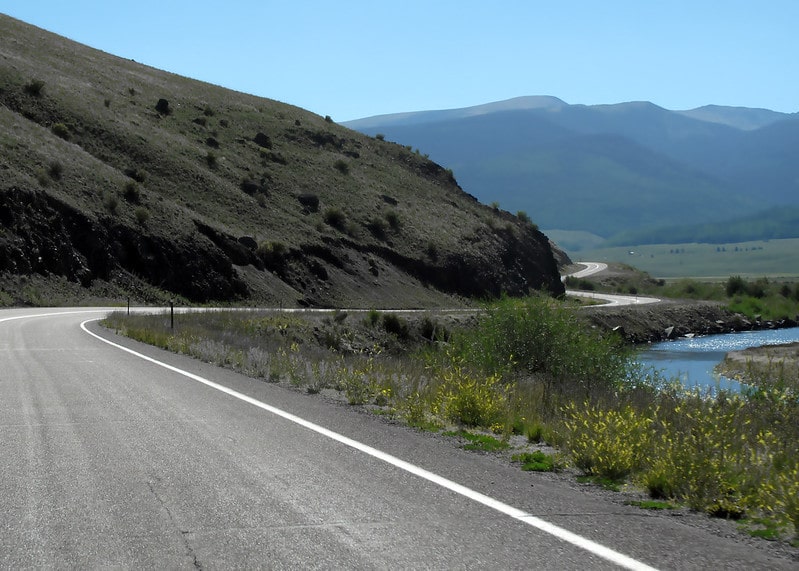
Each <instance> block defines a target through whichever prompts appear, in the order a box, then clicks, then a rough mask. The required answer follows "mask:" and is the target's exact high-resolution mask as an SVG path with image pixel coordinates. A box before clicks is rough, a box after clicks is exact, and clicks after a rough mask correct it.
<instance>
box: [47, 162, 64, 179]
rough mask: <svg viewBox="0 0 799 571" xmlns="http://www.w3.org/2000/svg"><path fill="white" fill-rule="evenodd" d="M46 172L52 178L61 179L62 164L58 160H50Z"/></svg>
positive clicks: (62, 172)
mask: <svg viewBox="0 0 799 571" xmlns="http://www.w3.org/2000/svg"><path fill="white" fill-rule="evenodd" d="M47 174H49V175H50V178H52V179H53V180H61V176H62V175H63V174H64V165H62V164H61V163H60V162H58V161H52V162H51V163H50V166H49V167H48V168H47Z"/></svg>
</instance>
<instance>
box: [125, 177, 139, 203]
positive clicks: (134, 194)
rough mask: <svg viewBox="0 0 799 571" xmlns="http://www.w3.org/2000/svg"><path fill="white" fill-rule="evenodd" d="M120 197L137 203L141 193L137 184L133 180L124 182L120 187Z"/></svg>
mask: <svg viewBox="0 0 799 571" xmlns="http://www.w3.org/2000/svg"><path fill="white" fill-rule="evenodd" d="M122 197H123V198H124V199H125V200H127V201H128V202H131V203H133V204H138V203H139V201H140V200H141V193H140V192H139V185H137V184H136V183H135V182H134V181H132V180H129V181H128V182H126V183H125V186H124V187H123V189H122Z"/></svg>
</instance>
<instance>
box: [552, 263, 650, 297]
mask: <svg viewBox="0 0 799 571" xmlns="http://www.w3.org/2000/svg"><path fill="white" fill-rule="evenodd" d="M578 263H579V264H582V265H583V266H585V268H583V269H582V270H578V271H576V272H572V273H569V274H565V275H563V276H562V277H561V280H565V279H566V278H570V277H571V278H586V277H588V276H591V275H594V274H598V273H599V272H603V271H605V270H606V269H608V265H607V264H605V263H603V262H578ZM566 295H571V296H575V297H585V298H588V299H593V300H595V301H601V302H602V304H601V305H608V306H619V305H644V304H647V303H658V302H659V301H660V298H657V297H648V296H639V295H617V294H610V293H596V292H593V291H578V290H567V291H566Z"/></svg>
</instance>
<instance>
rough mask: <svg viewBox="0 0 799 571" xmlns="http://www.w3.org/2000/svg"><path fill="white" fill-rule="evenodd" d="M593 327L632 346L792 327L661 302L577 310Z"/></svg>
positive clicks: (688, 303)
mask: <svg viewBox="0 0 799 571" xmlns="http://www.w3.org/2000/svg"><path fill="white" fill-rule="evenodd" d="M581 313H582V315H583V317H584V318H585V319H586V320H587V321H588V322H589V323H591V324H592V325H593V326H595V327H598V328H601V329H604V330H608V331H617V332H618V333H619V334H620V335H622V337H624V339H625V340H626V341H628V342H629V343H633V344H642V343H652V342H657V341H665V340H667V339H676V338H678V337H686V336H690V335H711V334H717V333H733V332H738V331H753V330H760V329H777V328H782V327H795V326H796V325H797V322H796V321H795V320H793V319H785V320H780V321H763V320H759V319H755V320H752V319H747V318H746V317H744V316H743V315H741V314H738V313H734V312H732V311H730V310H729V309H727V308H726V307H724V306H723V305H722V304H720V303H717V302H710V301H693V300H664V301H662V302H660V303H655V304H649V305H628V306H621V307H602V306H588V307H585V308H583V309H582V310H581Z"/></svg>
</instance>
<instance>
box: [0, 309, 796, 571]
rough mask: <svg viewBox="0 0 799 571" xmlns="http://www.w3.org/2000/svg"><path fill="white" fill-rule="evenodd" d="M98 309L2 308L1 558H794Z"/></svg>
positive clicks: (192, 564) (600, 564) (373, 564)
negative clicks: (253, 370)
mask: <svg viewBox="0 0 799 571" xmlns="http://www.w3.org/2000/svg"><path fill="white" fill-rule="evenodd" d="M103 313H104V311H102V310H88V309H75V310H66V309H65V310H3V311H0V358H1V359H2V361H0V363H1V366H0V459H1V463H0V486H2V493H0V514H2V519H1V520H0V568H4V569H6V568H8V569H12V568H13V569H19V568H109V567H115V568H142V567H144V568H170V569H172V568H174V569H180V568H186V569H197V568H202V569H218V568H259V567H260V568H273V569H284V568H292V569H294V568H303V569H306V568H347V569H355V568H384V569H400V568H402V569H418V568H435V569H452V568H483V569H488V568H491V569H500V568H501V569H521V568H524V569H536V568H540V569H604V568H618V567H619V566H623V567H627V568H631V569H646V568H647V565H650V566H653V567H656V568H674V569H677V568H681V569H685V568H728V569H732V568H740V569H744V568H745V569H777V568H786V569H788V568H791V562H790V561H787V560H785V559H780V558H777V557H776V556H775V555H773V554H770V553H769V552H768V550H761V549H753V548H751V547H749V546H747V545H744V544H741V543H738V542H736V541H733V540H731V539H725V538H723V537H719V536H717V535H716V534H712V533H709V532H707V531H705V530H704V529H701V528H695V527H692V526H688V525H686V524H684V523H683V522H681V521H680V519H679V518H668V517H662V516H654V515H652V514H650V513H648V512H645V511H642V510H640V509H638V508H634V507H629V506H624V505H620V504H618V503H616V502H613V501H610V500H608V499H605V498H603V497H599V496H597V495H595V494H589V493H586V492H585V491H583V490H582V489H581V488H580V487H579V486H577V485H576V484H570V483H564V482H563V481H561V480H558V479H556V478H553V477H549V476H547V475H543V474H534V473H525V472H521V471H520V470H519V469H518V467H513V466H509V465H508V464H507V463H506V462H504V461H500V460H498V459H496V458H495V457H493V456H490V455H481V454H475V453H469V452H465V451H463V450H460V449H458V448H455V447H454V446H453V445H452V443H451V442H450V441H448V440H445V439H442V438H441V437H438V436H436V435H431V434H426V433H420V432H416V431H413V430H410V429H407V428H405V427H402V426H399V425H395V424H391V423H387V422H384V421H381V420H379V419H377V418H375V417H373V416H371V415H369V414H366V413H363V412H359V409H357V408H356V407H347V406H343V405H335V404H331V403H330V402H328V401H325V400H324V399H322V398H320V397H318V396H309V395H304V394H301V393H299V392H294V391H290V390H286V389H283V388H281V387H278V386H275V385H270V384H268V383H264V382H261V381H255V380H252V379H249V378H246V377H244V376H241V375H237V374H235V373H232V372H230V371H227V370H222V369H218V368H215V367H212V366H210V365H207V364H203V363H199V362H197V361H194V360H192V359H188V358H186V357H182V356H179V355H174V354H170V353H166V352H163V351H160V350H157V349H154V348H152V347H148V346H144V345H141V344H138V343H135V342H132V341H130V340H127V339H124V338H120V337H117V336H115V335H113V334H110V333H108V332H106V331H104V330H102V329H101V328H99V327H98V326H97V325H96V324H92V323H89V324H87V325H86V329H87V330H84V329H82V328H81V324H82V323H83V322H85V321H86V320H89V319H94V318H96V317H99V316H101V315H102V314H103ZM92 332H93V333H94V335H99V336H101V337H102V338H106V339H108V340H110V341H111V342H112V343H114V345H112V344H109V343H107V342H106V341H103V340H102V339H101V338H98V337H95V336H94V335H92V334H91V333H92ZM126 348H127V350H125V349H126ZM131 351H133V352H131Z"/></svg>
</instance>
